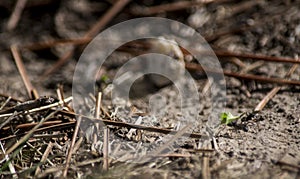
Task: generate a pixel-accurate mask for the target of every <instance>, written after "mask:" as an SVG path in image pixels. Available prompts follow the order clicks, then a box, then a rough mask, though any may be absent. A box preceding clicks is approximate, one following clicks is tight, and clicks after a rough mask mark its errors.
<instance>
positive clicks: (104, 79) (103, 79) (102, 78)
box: [100, 75, 110, 83]
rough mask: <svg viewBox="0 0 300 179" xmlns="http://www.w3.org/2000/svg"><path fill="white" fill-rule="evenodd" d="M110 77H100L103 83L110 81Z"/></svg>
mask: <svg viewBox="0 0 300 179" xmlns="http://www.w3.org/2000/svg"><path fill="white" fill-rule="evenodd" d="M109 80H110V79H109V77H108V76H107V75H102V76H101V78H100V81H101V82H103V83H108V82H109Z"/></svg>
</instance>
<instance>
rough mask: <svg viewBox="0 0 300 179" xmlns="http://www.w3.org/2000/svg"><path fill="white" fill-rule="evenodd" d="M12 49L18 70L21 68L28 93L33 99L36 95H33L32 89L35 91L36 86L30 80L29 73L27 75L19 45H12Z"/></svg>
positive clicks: (20, 71)
mask: <svg viewBox="0 0 300 179" xmlns="http://www.w3.org/2000/svg"><path fill="white" fill-rule="evenodd" d="M10 49H11V53H12V55H13V57H14V59H15V62H16V65H17V67H18V70H19V73H20V75H21V77H22V80H23V83H24V84H25V87H26V89H27V94H28V96H29V97H30V98H31V99H33V98H34V96H32V91H33V89H34V88H33V86H32V84H31V82H30V80H29V77H28V75H27V72H26V69H25V67H24V64H23V60H22V58H21V56H20V53H19V50H18V47H17V46H16V45H12V46H11V48H10Z"/></svg>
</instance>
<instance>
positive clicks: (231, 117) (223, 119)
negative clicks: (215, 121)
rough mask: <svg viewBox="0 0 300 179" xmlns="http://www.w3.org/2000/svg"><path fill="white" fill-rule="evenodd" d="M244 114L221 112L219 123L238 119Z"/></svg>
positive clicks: (228, 122)
mask: <svg viewBox="0 0 300 179" xmlns="http://www.w3.org/2000/svg"><path fill="white" fill-rule="evenodd" d="M243 115H244V113H242V114H240V115H238V116H234V115H232V114H231V113H230V112H222V113H221V116H220V117H221V124H226V125H228V124H230V123H232V122H233V121H236V120H238V119H240V118H241V117H242V116H243Z"/></svg>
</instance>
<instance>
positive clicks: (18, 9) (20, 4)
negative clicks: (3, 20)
mask: <svg viewBox="0 0 300 179" xmlns="http://www.w3.org/2000/svg"><path fill="white" fill-rule="evenodd" d="M26 2H27V0H18V1H17V3H16V6H15V9H14V11H13V13H12V14H11V16H10V17H9V20H8V22H7V26H6V29H7V30H9V31H10V30H13V29H14V28H16V26H17V24H18V22H19V20H20V17H21V14H22V11H23V9H24V7H25V6H26Z"/></svg>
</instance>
